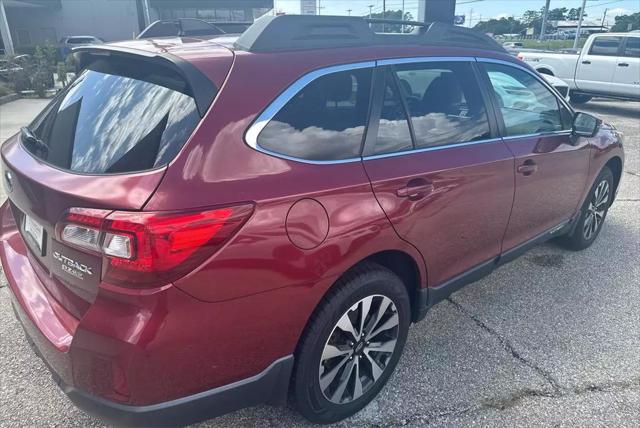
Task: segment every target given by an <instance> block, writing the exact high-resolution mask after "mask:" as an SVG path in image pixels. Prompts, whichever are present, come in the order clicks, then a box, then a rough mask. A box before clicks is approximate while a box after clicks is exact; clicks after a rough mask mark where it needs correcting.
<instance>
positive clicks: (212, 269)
mask: <svg viewBox="0 0 640 428" xmlns="http://www.w3.org/2000/svg"><path fill="white" fill-rule="evenodd" d="M377 22H380V21H379V20H366V19H362V18H357V17H330V16H293V15H284V16H264V17H262V18H260V19H258V20H257V21H256V22H255V24H254V25H253V26H252V27H251V28H249V29H248V30H247V31H246V32H245V33H243V34H242V35H241V36H240V37H239V38H235V39H232V38H227V39H225V40H224V41H216V42H212V41H207V40H196V39H193V38H188V39H179V38H173V39H163V40H162V41H158V42H157V43H150V42H149V41H148V40H134V41H127V42H121V43H115V44H109V45H104V46H93V47H85V48H80V49H78V51H77V53H76V54H75V55H76V60H77V62H78V64H79V67H80V68H81V69H83V70H84V71H83V72H82V73H81V75H80V76H79V77H78V78H77V79H76V80H75V81H74V82H73V83H72V84H71V85H69V87H68V88H66V89H65V91H64V92H62V93H61V94H60V96H58V97H57V98H56V99H54V100H53V101H52V102H51V104H49V105H48V106H47V107H46V108H45V110H44V111H43V112H42V113H41V114H40V115H39V116H38V117H37V118H36V119H35V120H34V121H33V122H32V123H31V124H30V125H29V126H28V127H26V128H24V129H23V130H22V132H21V134H20V135H16V136H14V137H12V138H10V139H9V140H8V141H7V142H6V143H5V144H4V145H3V146H2V150H1V154H2V167H3V170H4V182H5V189H6V190H7V193H8V195H9V197H8V200H7V201H6V202H5V203H4V204H3V205H2V207H1V208H0V258H1V260H2V265H3V269H4V273H5V275H6V277H7V280H8V284H9V285H8V288H9V291H10V294H11V296H12V301H13V305H14V308H15V311H16V314H17V317H18V319H19V320H20V322H21V323H22V325H23V326H24V329H25V330H26V332H27V336H28V337H29V340H30V341H31V342H33V345H34V348H35V350H36V352H37V353H38V354H39V355H41V356H42V358H43V359H44V360H45V361H46V362H47V366H48V367H50V368H51V370H52V373H53V374H54V377H55V378H56V382H57V383H58V385H60V387H61V388H62V390H63V391H64V392H65V393H66V394H67V395H68V396H69V398H70V399H71V400H73V401H74V402H75V403H76V404H77V405H79V406H80V407H82V408H84V409H86V410H87V411H89V412H92V413H95V414H97V415H100V416H102V417H104V418H106V419H108V420H111V421H113V422H115V423H117V424H127V425H129V424H142V425H147V426H149V425H151V426H159V425H177V424H186V423H191V422H194V421H196V420H201V419H203V418H207V417H211V416H215V415H219V414H222V413H225V412H228V411H232V410H235V409H238V408H240V407H244V406H249V405H255V404H259V403H270V404H279V403H284V402H285V401H286V400H287V397H289V396H290V397H291V398H292V400H293V403H294V405H295V407H296V408H297V409H298V410H299V411H300V412H301V413H302V414H303V415H304V416H305V417H307V418H309V419H310V420H311V421H314V422H320V423H328V422H334V421H338V420H340V419H342V418H345V417H348V416H350V415H352V414H354V413H355V412H357V411H359V410H360V409H362V408H363V407H364V406H366V405H367V404H368V403H369V402H370V401H371V400H372V399H373V398H374V397H375V396H376V395H377V394H378V392H379V391H380V390H381V389H382V388H383V387H384V385H385V384H386V383H387V381H388V379H389V377H390V376H391V374H392V372H393V370H394V368H395V366H396V364H397V363H398V360H399V358H400V355H401V353H402V350H403V348H404V345H405V342H406V340H407V333H408V331H409V327H410V324H411V323H412V322H418V321H419V320H421V319H422V318H423V317H424V316H425V314H426V313H427V311H428V310H429V308H430V307H432V306H433V305H435V304H437V303H438V302H440V301H442V300H443V299H445V298H446V297H447V296H449V295H450V294H451V293H452V292H454V291H456V290H458V289H460V288H461V287H462V286H464V285H466V284H468V283H470V282H472V281H475V280H477V279H479V278H481V277H483V276H485V275H488V274H489V273H490V272H491V271H493V270H494V269H495V268H496V267H498V266H500V265H503V264H505V263H507V262H509V261H511V260H513V259H514V258H516V257H517V256H519V255H521V254H523V253H524V252H525V251H527V249H529V248H531V247H532V246H534V245H536V244H538V243H541V242H543V241H546V240H549V239H554V238H557V239H559V240H560V241H561V242H562V243H563V244H564V245H566V246H568V247H569V248H571V249H574V250H579V249H583V248H586V247H588V246H589V245H591V244H592V243H593V242H594V240H595V239H596V237H597V236H598V233H599V232H600V230H601V228H602V224H603V222H604V220H605V218H606V215H607V211H608V209H609V206H610V205H611V203H612V202H613V200H614V197H615V195H616V192H617V189H618V185H619V182H620V177H621V172H622V165H623V159H624V154H623V149H622V139H621V135H620V134H619V133H618V132H617V131H616V129H615V128H614V127H613V126H612V125H608V124H605V123H602V122H601V121H600V120H599V119H597V118H595V117H593V116H590V115H588V114H585V113H576V112H574V110H573V109H572V107H571V106H570V105H569V104H567V103H566V102H565V100H564V99H563V98H562V96H561V95H560V94H558V93H557V92H556V91H555V90H553V88H552V87H551V86H550V85H549V84H548V83H547V82H545V81H544V80H543V79H542V78H541V77H540V76H539V74H538V73H536V72H535V70H533V69H532V68H531V67H529V66H528V65H526V64H525V63H523V62H521V61H519V60H518V59H516V58H515V57H513V56H511V55H509V54H508V53H507V52H506V51H505V50H504V49H503V48H502V47H501V46H500V45H498V44H497V43H496V42H495V41H493V40H492V39H491V38H489V37H487V36H485V35H483V34H479V33H477V32H475V31H473V30H470V29H467V28H463V27H456V26H453V25H446V24H441V23H434V24H431V25H424V26H420V27H418V30H417V31H416V32H415V33H412V34H402V35H397V34H394V35H389V34H376V33H374V32H373V31H372V29H371V27H370V25H369V24H370V23H377ZM385 22H388V21H385ZM412 25H415V26H417V25H418V24H416V23H414V24H412ZM305 35H313V37H306V36H305ZM339 35H345V36H346V35H348V36H349V37H337V36H339ZM256 70H259V71H260V78H256ZM238 100H242V102H238ZM425 352H429V350H425ZM426 381H428V379H427V380H426Z"/></svg>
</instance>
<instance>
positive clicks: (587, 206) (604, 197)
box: [560, 166, 613, 251]
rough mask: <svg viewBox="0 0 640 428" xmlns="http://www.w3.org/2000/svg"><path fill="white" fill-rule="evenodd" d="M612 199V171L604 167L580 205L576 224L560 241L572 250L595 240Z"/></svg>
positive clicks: (584, 246)
mask: <svg viewBox="0 0 640 428" xmlns="http://www.w3.org/2000/svg"><path fill="white" fill-rule="evenodd" d="M612 200H613V173H612V172H611V170H610V169H609V167H606V166H605V167H604V168H603V169H602V171H600V174H599V175H598V178H596V181H595V183H594V184H593V187H592V188H591V191H590V192H589V195H588V196H587V200H586V201H585V202H584V204H583V205H582V209H581V210H580V217H579V218H578V224H577V225H576V227H575V228H574V229H573V232H572V233H571V234H570V235H567V236H563V237H561V238H560V242H561V243H563V244H564V245H565V246H566V247H567V248H569V249H572V250H576V251H577V250H583V249H585V248H587V247H589V246H590V245H591V244H593V241H595V240H596V238H597V237H598V234H599V233H600V230H601V229H602V224H603V223H604V219H605V218H606V216H607V212H608V211H609V206H610V205H611V201H612Z"/></svg>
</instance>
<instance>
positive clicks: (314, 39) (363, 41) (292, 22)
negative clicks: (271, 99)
mask: <svg viewBox="0 0 640 428" xmlns="http://www.w3.org/2000/svg"><path fill="white" fill-rule="evenodd" d="M371 24H394V25H406V26H413V27H417V28H416V29H414V31H413V32H411V33H401V34H391V33H376V32H374V31H373V29H372V28H371ZM389 44H397V45H409V44H411V45H416V44H417V45H426V46H454V47H463V48H480V49H486V50H491V51H496V52H501V53H505V52H506V51H505V49H504V48H503V47H502V46H500V44H499V43H497V42H496V41H495V40H493V39H492V38H491V37H489V36H487V35H486V34H484V33H481V32H479V31H476V30H472V29H470V28H464V27H457V26H455V25H450V24H445V23H441V22H432V23H428V22H427V23H425V22H416V21H394V20H390V19H366V18H360V17H350V16H327V15H322V16H317V15H280V16H266V15H265V16H262V17H260V18H258V19H257V20H256V21H255V22H254V24H253V25H252V26H251V27H249V28H248V29H247V31H245V32H244V33H242V35H241V36H240V37H239V38H238V40H237V41H236V44H235V47H236V49H240V50H246V51H249V52H276V51H287V50H300V49H326V48H342V47H354V46H372V45H389Z"/></svg>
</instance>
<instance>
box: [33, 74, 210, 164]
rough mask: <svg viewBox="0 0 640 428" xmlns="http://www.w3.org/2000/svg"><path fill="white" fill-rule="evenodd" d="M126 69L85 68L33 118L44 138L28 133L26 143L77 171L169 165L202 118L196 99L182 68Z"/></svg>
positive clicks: (41, 155) (36, 152)
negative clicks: (183, 78) (30, 136)
mask: <svg viewBox="0 0 640 428" xmlns="http://www.w3.org/2000/svg"><path fill="white" fill-rule="evenodd" d="M120 71H122V70H118V68H117V67H113V66H110V65H108V64H105V63H103V64H100V63H98V64H95V65H94V66H92V67H91V69H89V70H85V71H84V72H83V73H82V74H81V75H80V76H79V77H78V79H76V81H75V82H74V83H73V84H71V85H70V86H69V87H68V88H67V89H65V91H64V92H63V93H62V94H60V95H58V96H57V97H56V98H55V99H54V100H53V101H52V102H51V104H49V106H47V108H46V109H45V110H44V111H43V112H42V113H41V114H40V116H38V117H37V118H36V119H35V121H34V122H33V123H32V124H31V125H30V126H29V129H30V130H31V132H32V133H33V135H34V136H35V137H36V138H37V139H39V140H40V141H41V143H43V144H39V143H37V144H36V143H34V142H33V141H31V140H29V139H27V140H25V139H23V144H24V146H25V147H26V148H27V149H28V150H29V151H30V152H31V153H33V154H34V155H35V156H37V157H38V158H40V159H42V160H44V161H46V162H48V163H50V164H52V165H54V166H56V167H59V168H62V169H66V170H70V171H74V172H82V173H89V174H108V173H123V172H134V171H143V170H147V169H152V168H156V167H160V166H163V165H166V164H167V163H168V162H169V161H171V159H173V157H174V156H175V155H176V154H177V152H178V151H179V150H180V148H181V147H182V146H183V145H184V143H185V142H186V141H187V139H188V138H189V136H190V135H191V133H192V132H193V130H194V129H195V127H196V125H197V124H198V122H199V120H200V117H199V115H198V112H197V109H196V104H195V101H194V100H193V98H192V97H191V96H190V95H188V94H187V92H188V91H187V90H186V85H185V84H184V82H183V81H181V80H180V79H179V78H177V75H172V74H171V73H169V72H167V73H164V72H161V71H158V70H154V71H153V72H152V73H149V72H148V71H149V70H146V72H145V73H141V72H135V71H133V72H131V73H128V75H125V74H123V73H119V72H120ZM137 74H141V75H142V76H140V75H137Z"/></svg>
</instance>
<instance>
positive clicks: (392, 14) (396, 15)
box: [371, 9, 413, 33]
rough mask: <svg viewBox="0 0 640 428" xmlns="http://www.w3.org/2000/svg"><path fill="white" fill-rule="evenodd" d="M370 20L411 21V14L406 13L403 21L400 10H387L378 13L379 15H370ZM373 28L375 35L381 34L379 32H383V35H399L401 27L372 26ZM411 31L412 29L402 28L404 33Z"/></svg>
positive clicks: (396, 25)
mask: <svg viewBox="0 0 640 428" xmlns="http://www.w3.org/2000/svg"><path fill="white" fill-rule="evenodd" d="M371 18H374V19H392V20H394V21H413V15H412V14H411V12H406V13H405V14H404V19H402V10H401V9H398V10H388V11H386V12H385V13H384V16H383V13H382V12H380V13H372V14H371ZM371 27H372V28H373V31H375V32H376V33H381V32H383V31H384V32H385V33H400V32H402V25H398V24H384V25H383V24H373V25H372V26H371ZM412 30H413V27H410V26H408V25H405V26H404V32H405V33H409V32H411V31H412Z"/></svg>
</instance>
